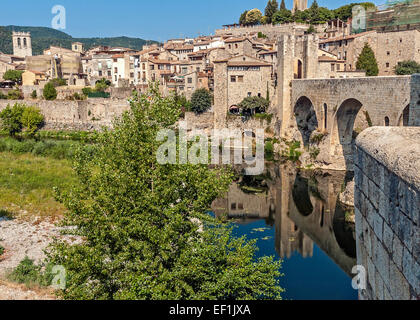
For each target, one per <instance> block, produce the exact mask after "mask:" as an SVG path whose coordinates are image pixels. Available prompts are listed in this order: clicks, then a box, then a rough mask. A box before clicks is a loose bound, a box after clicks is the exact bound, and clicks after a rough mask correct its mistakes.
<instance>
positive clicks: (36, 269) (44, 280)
mask: <svg viewBox="0 0 420 320" xmlns="http://www.w3.org/2000/svg"><path fill="white" fill-rule="evenodd" d="M51 267H52V266H51V265H49V266H47V267H46V268H45V271H44V272H43V271H42V267H41V266H38V265H36V264H35V263H34V261H33V260H31V259H29V258H28V257H25V259H23V260H22V261H21V262H20V263H19V265H18V266H17V267H16V268H15V269H14V270H13V271H12V273H10V274H9V275H8V279H9V280H10V281H13V282H17V283H21V284H25V285H26V286H27V287H33V286H39V287H47V286H49V285H50V284H51V282H52V278H53V275H52V273H51V269H52V268H51Z"/></svg>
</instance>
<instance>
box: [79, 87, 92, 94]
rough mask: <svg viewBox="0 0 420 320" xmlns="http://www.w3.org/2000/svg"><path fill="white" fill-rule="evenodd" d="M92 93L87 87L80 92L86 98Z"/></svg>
mask: <svg viewBox="0 0 420 320" xmlns="http://www.w3.org/2000/svg"><path fill="white" fill-rule="evenodd" d="M92 91H93V90H92V88H89V87H86V88H83V89H82V92H83V94H84V95H85V96H88V95H89V93H92Z"/></svg>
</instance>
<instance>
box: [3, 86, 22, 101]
mask: <svg viewBox="0 0 420 320" xmlns="http://www.w3.org/2000/svg"><path fill="white" fill-rule="evenodd" d="M7 99H9V100H21V99H23V94H22V92H21V91H20V90H19V89H18V88H16V89H12V90H9V91H8V92H7Z"/></svg>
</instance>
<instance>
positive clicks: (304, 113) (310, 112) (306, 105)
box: [293, 96, 318, 147]
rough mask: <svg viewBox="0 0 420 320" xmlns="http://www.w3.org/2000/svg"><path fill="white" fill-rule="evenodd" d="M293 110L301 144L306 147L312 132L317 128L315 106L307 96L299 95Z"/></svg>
mask: <svg viewBox="0 0 420 320" xmlns="http://www.w3.org/2000/svg"><path fill="white" fill-rule="evenodd" d="M293 112H294V115H295V119H296V124H297V126H298V129H299V132H300V134H301V135H302V141H303V144H304V146H305V147H306V146H308V145H309V141H310V138H311V135H312V132H314V131H315V130H316V129H317V128H318V117H317V115H316V111H315V106H314V104H313V103H312V101H311V100H310V99H309V98H308V97H307V96H301V97H300V98H299V99H298V100H297V101H296V104H295V106H294V109H293Z"/></svg>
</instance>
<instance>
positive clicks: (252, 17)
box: [245, 9, 263, 25]
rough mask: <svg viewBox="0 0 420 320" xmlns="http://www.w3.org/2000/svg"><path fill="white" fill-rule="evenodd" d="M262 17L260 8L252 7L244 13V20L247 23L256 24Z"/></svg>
mask: <svg viewBox="0 0 420 320" xmlns="http://www.w3.org/2000/svg"><path fill="white" fill-rule="evenodd" d="M262 17H263V16H262V13H261V11H260V10H258V9H252V10H250V11H248V13H247V14H246V19H245V21H246V24H247V25H256V24H260V23H261V19H262Z"/></svg>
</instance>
